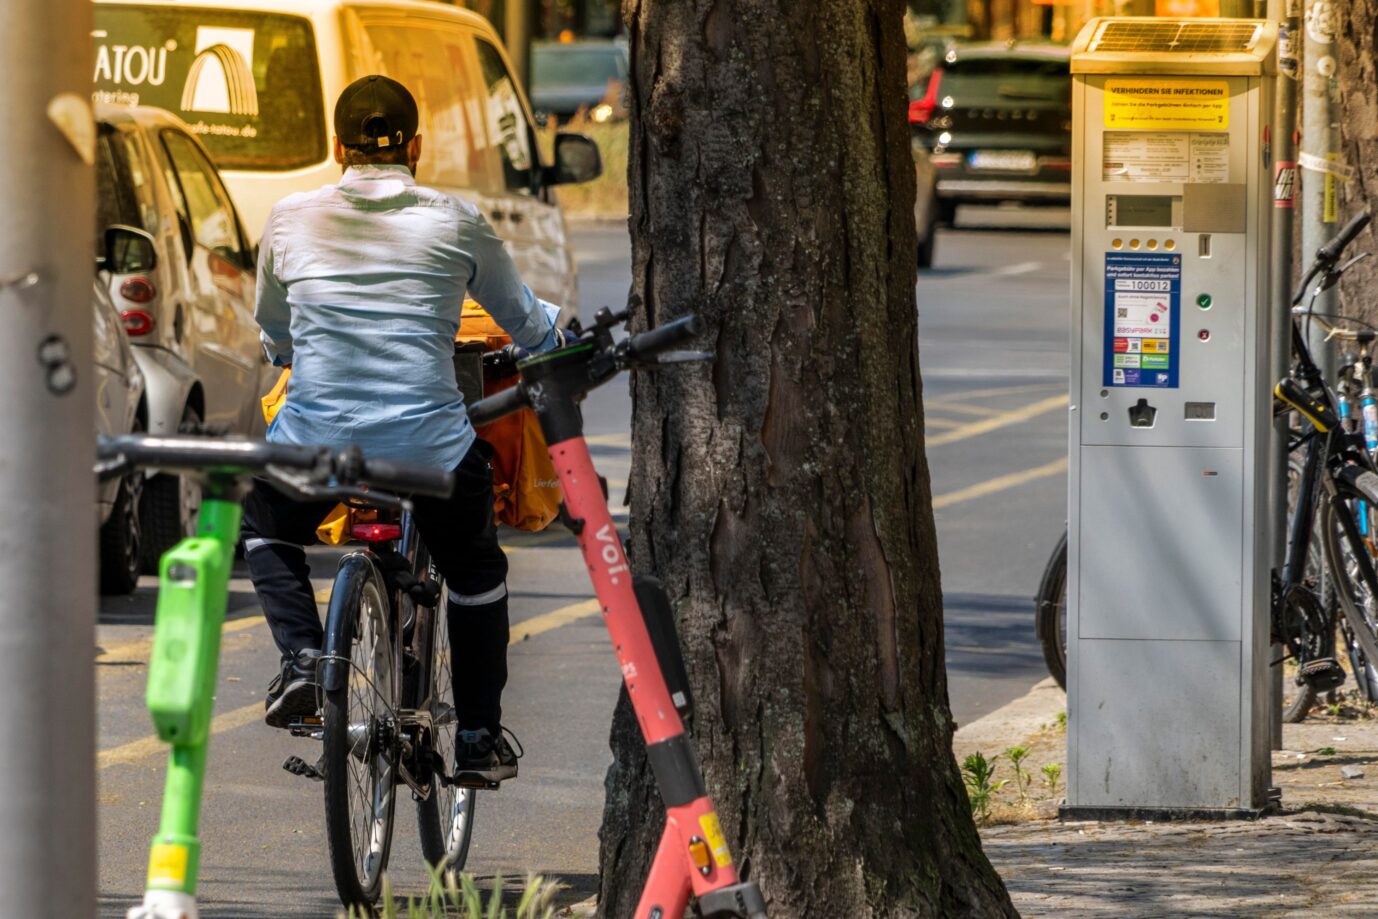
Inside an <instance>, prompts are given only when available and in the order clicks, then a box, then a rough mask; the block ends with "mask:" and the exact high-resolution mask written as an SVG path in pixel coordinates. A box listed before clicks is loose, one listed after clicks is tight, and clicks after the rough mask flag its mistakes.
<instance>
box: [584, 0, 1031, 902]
mask: <svg viewBox="0 0 1378 919" xmlns="http://www.w3.org/2000/svg"><path fill="white" fill-rule="evenodd" d="M903 9H904V2H903V0H810V2H806V3H794V2H782V0H774V2H771V0H627V6H626V8H625V12H624V15H625V17H626V20H627V26H628V32H629V39H630V42H631V57H632V77H631V85H630V87H629V96H630V105H631V112H632V123H631V140H630V144H629V147H630V166H629V171H630V198H631V202H630V203H631V218H630V223H631V230H632V260H633V267H632V292H631V298H630V303H631V308H632V310H633V316H634V322H635V323H636V324H637V326H638V327H641V328H644V327H647V326H653V325H657V324H660V323H663V322H665V321H667V320H670V319H674V318H676V317H679V316H683V315H686V314H688V313H699V314H700V315H702V316H703V317H704V318H705V319H706V320H707V322H708V326H709V332H708V334H707V335H706V336H705V338H704V341H703V344H704V345H705V346H708V347H710V348H712V349H713V350H715V351H716V352H717V360H716V362H714V363H713V364H711V365H687V366H681V367H679V368H675V369H668V370H664V371H661V372H659V373H656V374H649V373H648V374H642V375H640V376H637V377H636V378H635V379H634V381H633V384H632V385H633V396H634V400H635V412H634V417H633V443H634V455H633V463H632V475H631V504H632V558H633V560H634V562H635V564H636V567H637V568H638V569H639V570H641V571H646V572H653V573H655V574H656V575H658V576H659V577H661V578H662V579H664V581H665V583H666V586H667V589H668V591H669V594H670V597H671V602H672V603H673V604H674V606H675V609H676V614H677V618H678V622H679V628H680V635H681V638H682V640H683V642H684V646H685V654H686V659H687V662H688V666H689V671H690V676H691V681H692V683H693V688H694V691H695V697H696V702H697V714H696V717H695V724H694V738H695V746H696V749H697V751H698V754H699V757H700V760H701V762H702V764H703V767H704V772H705V775H706V778H707V782H708V787H709V789H710V793H711V794H712V795H713V796H714V798H715V801H716V802H717V804H718V807H719V810H720V812H721V815H722V818H723V822H724V824H725V830H726V832H727V837H728V840H729V842H730V843H731V844H732V845H733V848H734V853H735V855H736V859H737V863H738V865H739V867H740V868H741V869H742V871H743V873H744V875H745V876H746V877H748V878H754V879H756V880H758V881H759V882H760V884H761V886H762V889H763V890H764V892H765V895H766V897H767V899H768V901H769V903H770V906H771V915H772V916H773V917H789V916H820V917H841V916H845V917H849V919H855V917H866V916H877V917H900V916H959V915H979V916H997V915H1013V914H1014V911H1013V908H1012V907H1011V906H1010V903H1009V900H1008V897H1007V895H1006V893H1005V890H1004V887H1003V885H1002V884H1001V882H1000V879H999V878H998V877H997V876H996V874H995V872H994V870H993V869H992V868H991V866H990V864H989V862H987V860H986V858H985V855H984V854H983V853H982V851H981V845H980V840H979V838H978V836H977V834H976V830H975V827H974V825H973V823H972V819H971V815H970V810H969V807H968V803H967V798H966V794H965V791H964V789H963V787H962V782H961V778H960V774H959V772H958V770H957V766H956V763H955V762H954V760H953V757H952V748H951V740H952V732H953V724H952V718H951V715H950V713H949V709H948V703H947V682H946V674H945V672H944V668H943V635H942V597H941V591H940V587H939V582H938V558H937V546H936V537H935V533H934V527H933V514H932V502H931V494H930V490H929V481H928V469H927V465H926V463H925V461H924V454H923V440H922V431H923V428H922V407H921V404H920V381H919V367H918V347H917V330H916V311H915V302H914V281H915V261H916V252H917V248H916V245H917V244H916V237H915V232H914V217H913V202H914V166H913V161H912V159H911V153H910V148H909V144H910V138H909V127H908V124H907V120H906V113H905V99H906V93H905V84H904V74H905V46H904V32H903V28H902V25H901V16H902V13H903ZM612 746H613V753H614V764H613V766H612V768H611V770H610V771H609V774H608V779H607V790H608V798H607V805H606V811H605V815H604V823H603V828H602V831H601V837H602V851H601V874H602V891H601V897H600V909H601V914H602V915H603V916H607V917H616V919H625V917H629V916H631V915H633V907H634V905H635V903H636V899H637V895H638V891H639V890H640V886H641V881H642V879H643V878H644V877H645V874H646V871H647V868H648V864H649V857H650V855H651V853H652V850H653V847H654V842H655V839H656V838H657V837H658V835H659V833H660V829H661V821H662V819H663V810H662V809H661V807H660V803H659V799H658V796H657V794H656V792H655V789H654V787H653V784H652V782H651V780H650V777H649V773H648V771H647V768H646V762H645V757H644V754H643V748H642V742H641V738H640V736H639V735H638V734H637V730H636V726H635V723H634V721H633V719H632V718H631V717H630V713H629V708H628V707H627V705H626V700H625V698H624V699H623V700H622V703H621V704H620V705H619V708H618V713H617V715H616V717H615V719H614V725H613V732H612Z"/></svg>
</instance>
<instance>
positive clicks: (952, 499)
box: [933, 456, 1067, 511]
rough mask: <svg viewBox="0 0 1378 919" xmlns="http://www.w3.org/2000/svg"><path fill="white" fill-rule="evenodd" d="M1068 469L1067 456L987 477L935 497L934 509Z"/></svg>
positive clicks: (990, 493)
mask: <svg viewBox="0 0 1378 919" xmlns="http://www.w3.org/2000/svg"><path fill="white" fill-rule="evenodd" d="M1066 471H1067V457H1065V456H1064V457H1060V458H1059V459H1055V460H1053V461H1052V462H1051V463H1046V464H1045V465H1042V466H1035V467H1034V468H1033V469H1025V470H1024V471H1022V472H1011V473H1010V474H1009V475H1002V476H996V477H995V478H993V479H986V481H984V482H978V483H976V484H975V485H968V486H967V487H966V488H959V489H957V490H956V491H950V492H948V493H947V494H945V495H938V496H937V497H935V498H934V499H933V509H934V510H935V511H936V510H938V509H939V508H944V507H951V506H952V505H954V504H960V503H961V502H963V501H970V500H971V499H973V498H984V497H985V496H986V495H993V494H995V493H996V492H998V491H1005V490H1006V489H1009V488H1014V487H1015V486H1016V485H1023V484H1024V483H1025V482H1032V481H1034V480H1035V479H1046V478H1048V477H1049V476H1054V475H1059V474H1060V473H1063V472H1066Z"/></svg>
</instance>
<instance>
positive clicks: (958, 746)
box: [952, 677, 1067, 763]
mask: <svg viewBox="0 0 1378 919" xmlns="http://www.w3.org/2000/svg"><path fill="white" fill-rule="evenodd" d="M1066 710H1067V695H1066V693H1064V692H1063V691H1062V689H1061V688H1060V687H1059V686H1058V685H1057V681H1055V680H1054V679H1053V678H1052V677H1047V678H1045V679H1043V680H1041V681H1040V682H1038V683H1036V684H1035V685H1034V688H1033V689H1031V690H1029V691H1028V692H1027V693H1025V694H1024V695H1023V696H1020V697H1019V698H1018V699H1015V700H1014V701H1013V702H1007V703H1006V704H1004V705H1002V706H1001V707H1000V708H997V709H996V710H995V711H993V712H991V713H990V714H988V715H983V716H982V717H980V718H978V719H976V720H975V721H973V722H972V723H971V724H968V725H964V726H962V727H960V728H958V729H957V733H956V735H955V736H953V738H952V752H953V754H954V755H955V756H956V757H957V762H959V763H960V762H961V761H962V759H963V758H964V757H965V756H966V755H967V754H969V753H975V752H977V751H981V752H989V751H992V750H993V751H995V752H997V753H998V752H999V751H1001V750H1004V749H1006V748H1007V747H1010V746H1013V745H1015V744H1018V743H1022V742H1023V741H1025V740H1027V739H1028V738H1030V737H1032V736H1033V735H1034V734H1037V733H1038V732H1039V731H1041V730H1043V728H1044V727H1046V726H1047V725H1048V724H1050V723H1052V722H1055V721H1056V720H1057V714H1058V712H1063V711H1066Z"/></svg>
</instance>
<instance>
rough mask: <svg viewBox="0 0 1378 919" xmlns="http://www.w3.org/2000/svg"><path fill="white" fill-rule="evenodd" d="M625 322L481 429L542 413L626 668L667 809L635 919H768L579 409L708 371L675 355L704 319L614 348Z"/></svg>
mask: <svg viewBox="0 0 1378 919" xmlns="http://www.w3.org/2000/svg"><path fill="white" fill-rule="evenodd" d="M626 318H627V314H626V313H625V312H624V313H613V312H612V311H611V310H609V309H607V308H606V307H604V308H603V309H601V310H599V311H598V314H597V316H596V317H595V320H594V325H593V327H592V328H590V329H587V330H584V331H583V332H581V333H580V336H579V338H578V339H577V340H576V341H574V342H573V343H571V344H569V345H567V346H566V347H563V348H560V349H559V350H557V351H551V352H549V353H546V354H541V355H537V356H535V357H530V358H527V359H525V360H522V361H520V362H518V364H517V369H518V372H519V373H520V375H521V379H520V381H519V382H518V383H517V384H516V385H515V386H513V387H512V388H510V389H506V390H503V391H502V392H500V393H497V394H496V395H493V396H490V397H489V398H487V399H483V400H481V401H479V402H477V403H476V404H474V405H473V406H471V407H470V409H469V418H470V420H471V421H472V422H473V423H474V425H476V426H477V425H482V424H487V423H488V422H490V421H494V420H496V419H497V418H500V417H502V416H503V415H507V414H510V413H512V412H515V411H518V410H519V409H522V408H531V409H533V410H534V411H535V413H536V417H537V419H538V420H539V421H540V424H541V431H542V432H543V433H544V434H545V441H546V444H547V445H548V447H549V450H550V458H551V460H552V462H553V463H554V465H555V471H556V474H557V475H558V476H559V479H560V488H561V490H562V492H563V496H564V511H563V514H562V517H563V519H564V521H565V523H566V524H567V525H568V526H569V527H570V529H571V530H573V532H574V534H575V536H576V537H577V538H578V540H579V548H580V550H581V551H582V552H583V553H584V561H585V562H586V563H587V565H588V569H589V572H590V576H591V577H592V578H593V588H594V592H595V593H596V594H597V596H598V600H599V602H600V604H601V605H602V609H603V620H604V622H606V623H607V626H608V634H609V635H610V636H611V638H612V643H613V647H614V648H616V650H617V658H618V662H619V663H620V664H621V665H622V678H623V680H624V681H625V682H626V684H627V694H628V696H629V697H630V698H631V701H632V707H633V708H634V709H635V710H636V717H637V721H638V722H639V723H640V725H641V734H642V736H643V737H644V738H645V739H646V754H647V758H648V759H649V760H650V763H651V769H652V771H653V772H654V773H655V778H656V785H657V786H658V788H659V789H660V796H661V799H662V800H663V801H664V802H665V809H666V812H667V813H666V819H665V830H664V833H663V834H662V836H661V838H660V845H659V847H658V848H657V849H656V854H655V860H654V861H653V862H652V864H651V873H650V876H649V877H648V878H647V880H646V887H645V889H644V890H643V892H642V894H641V900H640V902H639V903H638V904H637V907H636V916H635V919H680V917H681V916H683V915H684V910H685V908H686V907H687V906H688V905H689V897H690V895H691V894H692V895H693V896H694V898H695V899H696V900H697V903H698V909H699V912H700V913H701V914H702V916H703V917H704V919H765V915H766V911H765V899H764V897H762V895H761V891H760V888H759V887H758V886H757V885H756V883H755V882H754V881H741V880H739V879H738V877H737V869H736V868H735V867H734V866H733V864H732V854H731V852H730V851H729V850H728V847H727V840H726V839H725V838H724V837H723V833H722V828H721V827H720V826H719V824H718V816H717V814H716V813H715V812H714V810H713V802H712V799H710V798H709V796H708V792H707V790H706V789H705V788H704V783H703V773H702V771H701V770H700V769H699V765H698V761H697V760H696V759H695V757H694V750H693V746H692V745H691V744H690V742H689V736H688V734H687V733H686V732H685V728H684V719H686V718H688V716H689V713H690V711H691V710H692V708H693V700H692V699H691V697H690V694H689V680H688V677H687V676H686V674H685V670H684V659H683V657H682V656H681V654H680V647H679V638H678V636H677V635H676V633H675V622H674V615H673V613H672V612H671V610H670V603H669V600H668V599H667V598H666V596H665V589H664V588H663V587H662V586H661V584H660V582H659V581H657V580H656V579H655V578H651V577H646V576H640V575H637V576H634V575H633V574H632V572H631V569H630V566H629V565H628V563H627V556H626V551H625V549H624V547H623V545H622V539H621V537H620V536H619V534H618V532H617V528H616V527H615V526H614V525H613V521H612V516H611V515H610V514H609V513H608V506H607V497H606V495H605V494H604V491H603V486H602V484H601V482H600V480H599V477H598V474H597V473H596V472H595V471H594V468H593V459H592V457H591V456H590V455H589V449H588V444H587V443H586V442H585V441H584V419H583V415H582V414H581V413H580V411H579V402H580V401H582V400H583V398H584V396H585V395H586V394H587V393H588V392H589V391H590V390H593V389H595V388H597V387H598V386H601V385H603V384H604V383H606V382H608V381H609V380H611V379H612V378H613V377H615V376H617V374H618V373H620V372H621V371H622V370H624V369H629V368H631V369H637V368H641V369H648V368H654V367H658V366H664V365H666V364H674V363H683V362H685V361H697V360H710V359H711V358H712V355H711V354H708V353H704V352H672V351H671V349H673V348H674V347H675V346H677V345H679V344H682V343H684V342H687V341H688V340H690V339H692V338H694V337H695V336H697V335H699V334H702V332H703V321H702V320H701V319H699V318H698V317H696V316H690V317H686V318H684V319H680V320H677V321H675V322H671V323H667V324H666V325H664V326H661V327H660V328H657V329H652V330H650V331H648V332H642V333H640V334H637V335H632V336H630V337H628V338H625V339H623V340H622V341H620V342H618V341H614V340H613V335H612V330H613V328H614V327H615V326H617V325H621V324H622V323H624V322H625V321H626Z"/></svg>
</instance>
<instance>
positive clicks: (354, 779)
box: [325, 578, 396, 906]
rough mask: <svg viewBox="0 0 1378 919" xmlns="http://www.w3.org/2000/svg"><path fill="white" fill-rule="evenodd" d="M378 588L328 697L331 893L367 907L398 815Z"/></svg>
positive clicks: (371, 585) (369, 595) (365, 593)
mask: <svg viewBox="0 0 1378 919" xmlns="http://www.w3.org/2000/svg"><path fill="white" fill-rule="evenodd" d="M387 609H388V608H387V604H386V601H385V600H384V599H383V596H382V593H381V591H380V590H379V588H378V585H377V583H376V582H375V581H374V580H373V579H372V578H369V579H368V580H366V581H365V583H364V584H363V585H362V590H361V591H360V595H359V606H358V610H357V613H356V616H355V617H354V622H353V623H352V628H351V629H350V631H351V635H350V636H349V637H350V639H351V640H350V641H349V643H348V647H349V649H350V665H349V669H348V672H347V674H346V675H345V682H344V685H343V686H342V687H341V688H339V689H337V690H333V691H331V692H329V693H327V694H326V709H325V710H326V723H325V743H326V760H327V762H326V821H327V829H328V831H329V842H330V848H331V862H332V867H333V869H334V872H335V881H336V887H337V888H338V890H339V893H340V897H341V899H342V900H343V901H345V902H346V903H351V904H354V903H357V904H360V905H364V906H371V905H372V904H373V903H374V902H375V901H376V900H377V898H378V894H379V891H380V890H381V887H382V880H383V873H384V872H385V871H386V870H387V862H388V853H389V850H390V848H391V844H392V829H393V819H394V816H395V809H396V775H395V768H394V766H393V762H394V761H395V751H394V750H393V749H392V746H393V743H392V740H391V738H390V737H389V736H388V731H389V727H388V725H390V724H391V721H392V719H391V714H392V710H393V707H394V706H393V705H392V702H393V700H392V691H393V674H392V648H391V640H390V635H389V632H388V628H387Z"/></svg>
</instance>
